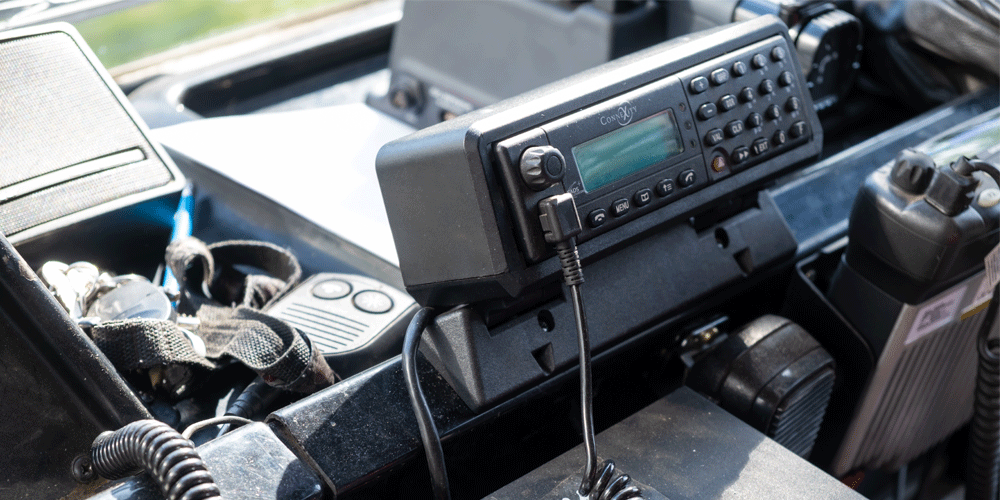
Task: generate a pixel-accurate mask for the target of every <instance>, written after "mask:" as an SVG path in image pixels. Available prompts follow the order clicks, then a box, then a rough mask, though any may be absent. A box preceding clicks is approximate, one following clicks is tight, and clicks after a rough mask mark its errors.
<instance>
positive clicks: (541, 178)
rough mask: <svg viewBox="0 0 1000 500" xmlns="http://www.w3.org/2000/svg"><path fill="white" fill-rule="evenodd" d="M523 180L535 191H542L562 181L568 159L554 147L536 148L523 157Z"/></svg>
mask: <svg viewBox="0 0 1000 500" xmlns="http://www.w3.org/2000/svg"><path fill="white" fill-rule="evenodd" d="M520 166H521V178H522V179H524V183H525V184H527V185H528V187H530V188H531V189H534V190H535V191H541V190H543V189H545V188H547V187H549V186H551V185H553V184H555V183H557V182H559V181H560V180H562V178H563V174H564V173H566V159H565V158H563V155H562V153H560V152H559V150H558V149H556V148H554V147H552V146H534V147H530V148H528V149H526V150H524V153H523V154H522V155H521V165H520Z"/></svg>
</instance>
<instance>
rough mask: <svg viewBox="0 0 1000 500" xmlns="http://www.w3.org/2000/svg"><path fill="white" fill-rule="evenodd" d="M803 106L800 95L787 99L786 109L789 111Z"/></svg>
mask: <svg viewBox="0 0 1000 500" xmlns="http://www.w3.org/2000/svg"><path fill="white" fill-rule="evenodd" d="M801 107H802V101H800V100H799V98H798V97H795V96H792V97H789V98H788V100H787V101H785V110H786V111H788V112H789V113H792V112H795V111H798V110H799V108H801Z"/></svg>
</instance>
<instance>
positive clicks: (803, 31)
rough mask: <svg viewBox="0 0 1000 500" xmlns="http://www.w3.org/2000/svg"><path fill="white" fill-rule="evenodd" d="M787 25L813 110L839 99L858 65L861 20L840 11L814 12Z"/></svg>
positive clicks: (856, 70)
mask: <svg viewBox="0 0 1000 500" xmlns="http://www.w3.org/2000/svg"><path fill="white" fill-rule="evenodd" d="M816 14H817V15H815V17H812V18H811V19H808V20H805V21H803V23H802V24H801V25H796V26H793V27H791V28H789V33H790V34H791V35H792V39H793V40H795V49H796V52H798V54H799V62H800V63H801V65H802V73H803V74H805V76H806V83H807V84H808V87H809V93H810V94H812V99H813V103H814V105H815V107H816V109H817V110H821V109H825V108H828V107H830V106H832V105H834V104H836V103H837V101H839V100H840V99H841V98H842V97H843V96H844V94H846V93H847V91H848V90H849V89H850V88H851V84H852V83H854V77H855V76H857V73H858V69H859V68H860V67H861V63H860V60H861V42H862V36H861V21H859V20H858V18H856V17H854V16H852V15H850V14H848V13H846V12H844V11H842V10H836V9H833V10H830V11H829V12H825V13H822V14H820V13H818V12H817V13H816Z"/></svg>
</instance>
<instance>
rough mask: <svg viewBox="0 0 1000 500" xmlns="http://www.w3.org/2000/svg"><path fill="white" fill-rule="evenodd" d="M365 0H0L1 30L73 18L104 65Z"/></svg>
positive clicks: (320, 13)
mask: <svg viewBox="0 0 1000 500" xmlns="http://www.w3.org/2000/svg"><path fill="white" fill-rule="evenodd" d="M363 1H364V0H6V1H2V0H0V29H4V28H8V27H17V26H26V25H30V24H39V23H43V22H49V21H67V22H70V23H72V24H73V25H74V26H75V27H76V28H77V30H79V31H80V34H82V35H83V38H84V40H86V41H87V43H88V44H89V45H90V46H91V48H92V49H93V50H94V52H95V53H97V57H98V59H100V61H101V63H103V64H104V66H105V67H107V68H114V67H116V66H121V65H123V64H126V63H130V62H133V61H137V60H139V59H142V58H145V57H148V56H152V55H155V54H158V53H161V52H164V51H166V50H170V49H173V48H176V47H180V46H183V45H187V44H190V43H192V42H196V41H201V40H205V39H207V38H210V37H213V36H216V35H220V34H223V33H227V32H232V31H235V30H239V29H243V28H249V27H251V26H259V25H262V23H266V22H271V21H287V20H292V21H294V20H295V18H302V19H303V20H305V19H312V18H315V17H320V16H323V15H326V14H329V13H331V12H335V11H338V10H343V9H344V8H346V7H347V6H350V5H353V4H357V3H361V2H363Z"/></svg>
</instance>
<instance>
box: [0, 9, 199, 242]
mask: <svg viewBox="0 0 1000 500" xmlns="http://www.w3.org/2000/svg"><path fill="white" fill-rule="evenodd" d="M112 85H114V83H113V82H112V81H110V79H109V78H108V77H107V75H106V73H104V72H103V70H102V69H100V67H99V63H97V62H96V59H94V57H93V54H92V52H90V50H89V49H88V48H86V46H85V45H84V44H83V42H82V40H81V39H80V38H79V35H78V34H77V33H76V32H75V31H74V30H73V28H72V27H71V26H69V25H66V24H58V25H50V26H42V27H36V28H29V29H25V30H12V31H9V32H4V33H0V232H3V233H4V234H6V235H7V236H8V237H9V238H11V239H12V240H14V241H17V239H18V238H17V237H16V236H17V235H18V233H21V232H23V231H26V230H28V229H31V228H35V227H36V226H39V225H41V224H45V223H50V222H53V221H56V220H58V219H61V218H63V217H66V216H69V215H71V214H76V213H79V212H81V211H84V210H90V212H95V207H102V206H104V205H106V204H109V203H111V204H113V202H115V201H116V200H121V199H122V198H125V197H129V196H132V197H133V198H141V196H136V195H138V194H139V193H143V192H146V191H149V190H153V189H156V188H162V187H164V186H167V185H168V184H171V182H172V181H178V180H179V178H180V175H179V173H178V172H177V171H176V169H175V168H174V167H173V165H171V164H170V163H169V160H164V158H163V157H162V155H161V154H160V152H159V151H157V149H156V148H155V147H154V146H153V145H152V144H151V143H150V141H149V140H148V139H147V138H146V136H145V130H144V126H141V125H140V124H139V122H138V119H137V118H136V117H135V115H134V113H132V112H131V109H130V108H129V107H128V105H127V104H126V103H124V102H123V100H124V99H123V96H122V95H121V93H120V92H117V91H116V90H112V87H111V86H112ZM161 191H162V190H161ZM155 194H156V193H151V196H150V197H152V196H153V195H155ZM160 194H162V193H160ZM135 201H139V200H138V199H136V200H135ZM108 208H111V206H110V205H109V206H108ZM50 225H51V224H50Z"/></svg>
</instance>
